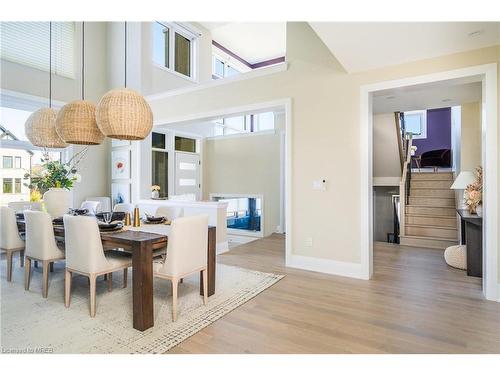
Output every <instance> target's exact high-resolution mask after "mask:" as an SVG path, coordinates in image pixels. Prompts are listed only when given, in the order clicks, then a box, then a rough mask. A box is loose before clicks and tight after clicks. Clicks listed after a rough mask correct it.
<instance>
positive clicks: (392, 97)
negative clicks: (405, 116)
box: [385, 95, 396, 99]
mask: <svg viewBox="0 0 500 375" xmlns="http://www.w3.org/2000/svg"><path fill="white" fill-rule="evenodd" d="M385 98H386V99H394V98H396V97H395V96H394V95H389V96H386V97H385Z"/></svg>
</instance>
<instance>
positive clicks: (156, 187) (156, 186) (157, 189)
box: [151, 185, 160, 191]
mask: <svg viewBox="0 0 500 375" xmlns="http://www.w3.org/2000/svg"><path fill="white" fill-rule="evenodd" d="M151 191H160V186H158V185H153V186H151Z"/></svg>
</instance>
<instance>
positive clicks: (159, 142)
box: [151, 133, 165, 149]
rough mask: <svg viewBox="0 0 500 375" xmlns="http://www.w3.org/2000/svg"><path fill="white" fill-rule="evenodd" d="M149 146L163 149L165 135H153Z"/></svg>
mask: <svg viewBox="0 0 500 375" xmlns="http://www.w3.org/2000/svg"><path fill="white" fill-rule="evenodd" d="M151 145H152V146H153V148H161V149H165V134H162V133H153V135H152V137H151Z"/></svg>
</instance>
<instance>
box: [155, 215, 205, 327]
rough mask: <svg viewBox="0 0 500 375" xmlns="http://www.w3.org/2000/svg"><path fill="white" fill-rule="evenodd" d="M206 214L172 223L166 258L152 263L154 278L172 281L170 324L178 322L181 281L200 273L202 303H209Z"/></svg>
mask: <svg viewBox="0 0 500 375" xmlns="http://www.w3.org/2000/svg"><path fill="white" fill-rule="evenodd" d="M207 241H208V215H200V216H189V217H181V218H178V219H175V220H173V221H172V224H171V231H170V235H169V236H168V245H167V257H166V259H165V260H164V261H162V262H155V263H153V274H154V276H155V277H158V278H161V279H167V280H170V281H171V282H172V321H174V322H175V321H176V320H177V290H178V284H179V281H180V279H181V278H184V277H186V276H189V275H191V274H193V273H196V272H200V271H201V272H202V279H203V303H204V304H205V305H206V304H207V300H208V289H207V286H208V279H207Z"/></svg>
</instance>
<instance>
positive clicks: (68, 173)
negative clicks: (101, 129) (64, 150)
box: [24, 148, 87, 194]
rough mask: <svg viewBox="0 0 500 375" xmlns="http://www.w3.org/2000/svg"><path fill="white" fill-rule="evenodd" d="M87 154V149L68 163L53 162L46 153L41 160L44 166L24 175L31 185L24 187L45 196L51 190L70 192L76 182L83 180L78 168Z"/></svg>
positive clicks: (27, 184)
mask: <svg viewBox="0 0 500 375" xmlns="http://www.w3.org/2000/svg"><path fill="white" fill-rule="evenodd" d="M86 152H87V148H85V149H83V150H82V151H80V152H78V153H76V154H75V155H74V156H73V157H72V158H71V159H70V160H69V161H68V162H66V163H62V162H60V161H58V160H51V159H50V157H49V154H48V153H47V152H46V153H44V155H43V158H42V159H41V162H42V165H41V166H40V167H39V168H38V169H34V170H32V171H31V173H26V174H25V175H24V179H25V180H29V183H26V184H24V185H25V186H28V187H29V188H30V189H31V191H32V192H34V191H38V194H43V193H44V192H45V191H47V190H49V189H50V188H63V189H66V190H70V189H71V188H72V187H73V184H74V183H75V182H80V181H81V180H82V177H81V176H80V175H79V174H78V173H77V167H78V164H79V163H80V162H81V161H82V159H83V158H84V156H85V154H86Z"/></svg>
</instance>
